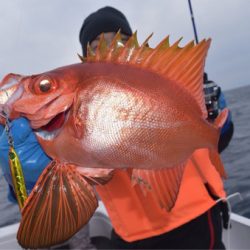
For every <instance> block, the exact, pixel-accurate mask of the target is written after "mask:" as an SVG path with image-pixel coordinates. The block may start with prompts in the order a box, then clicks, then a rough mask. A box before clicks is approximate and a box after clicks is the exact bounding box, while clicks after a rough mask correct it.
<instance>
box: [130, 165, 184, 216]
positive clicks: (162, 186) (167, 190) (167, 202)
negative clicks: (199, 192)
mask: <svg viewBox="0 0 250 250" xmlns="http://www.w3.org/2000/svg"><path fill="white" fill-rule="evenodd" d="M183 172H184V165H181V166H177V167H173V168H166V169H158V170H145V169H133V173H132V182H133V183H134V184H138V185H139V186H140V188H141V190H142V192H143V193H144V194H147V192H152V194H153V196H154V197H155V198H156V200H157V202H158V204H159V205H160V207H161V208H163V209H166V210H167V211H171V209H172V208H173V207H174V205H175V202H176V200H177V196H178V193H179V189H180V184H181V180H182V176H183Z"/></svg>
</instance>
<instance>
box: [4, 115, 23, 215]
mask: <svg viewBox="0 0 250 250" xmlns="http://www.w3.org/2000/svg"><path fill="white" fill-rule="evenodd" d="M4 117H5V119H6V126H5V130H6V134H7V137H8V144H9V146H10V148H9V166H10V172H11V177H12V183H13V188H14V192H15V194H16V199H17V203H18V205H19V208H20V210H21V209H22V208H23V206H24V203H25V201H26V199H27V198H28V195H27V190H26V186H25V181H24V175H23V171H22V166H21V163H20V160H19V158H18V155H17V153H16V151H15V149H14V141H13V138H12V136H11V133H10V124H9V119H8V117H7V115H6V114H4Z"/></svg>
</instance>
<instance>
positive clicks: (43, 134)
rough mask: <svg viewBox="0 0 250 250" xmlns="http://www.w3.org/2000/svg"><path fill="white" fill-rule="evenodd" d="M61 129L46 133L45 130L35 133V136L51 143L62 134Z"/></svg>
mask: <svg viewBox="0 0 250 250" xmlns="http://www.w3.org/2000/svg"><path fill="white" fill-rule="evenodd" d="M60 130H61V129H56V130H54V131H50V132H49V131H45V130H38V131H36V132H35V135H36V136H37V137H39V138H41V139H43V140H45V141H51V140H53V139H55V138H56V137H57V135H58V134H59V133H60Z"/></svg>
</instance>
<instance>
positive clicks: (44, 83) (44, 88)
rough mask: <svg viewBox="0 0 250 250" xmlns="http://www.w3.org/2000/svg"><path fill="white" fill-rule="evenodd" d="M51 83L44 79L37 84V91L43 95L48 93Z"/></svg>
mask: <svg viewBox="0 0 250 250" xmlns="http://www.w3.org/2000/svg"><path fill="white" fill-rule="evenodd" d="M51 86H52V84H51V82H50V81H49V80H48V79H44V80H42V81H41V82H40V83H39V89H40V90H41V92H43V93H45V92H48V91H50V89H51Z"/></svg>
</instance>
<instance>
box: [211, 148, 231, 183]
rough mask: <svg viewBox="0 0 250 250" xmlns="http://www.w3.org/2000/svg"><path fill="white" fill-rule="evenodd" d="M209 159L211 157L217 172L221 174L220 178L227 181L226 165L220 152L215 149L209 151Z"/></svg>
mask: <svg viewBox="0 0 250 250" xmlns="http://www.w3.org/2000/svg"><path fill="white" fill-rule="evenodd" d="M209 157H210V160H211V163H212V164H213V165H214V167H215V168H216V170H217V171H218V172H219V174H220V176H221V177H223V178H225V179H226V178H227V174H226V171H225V168H224V164H223V162H222V160H221V157H220V154H219V152H218V151H217V150H215V149H209Z"/></svg>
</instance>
